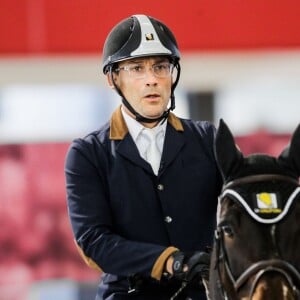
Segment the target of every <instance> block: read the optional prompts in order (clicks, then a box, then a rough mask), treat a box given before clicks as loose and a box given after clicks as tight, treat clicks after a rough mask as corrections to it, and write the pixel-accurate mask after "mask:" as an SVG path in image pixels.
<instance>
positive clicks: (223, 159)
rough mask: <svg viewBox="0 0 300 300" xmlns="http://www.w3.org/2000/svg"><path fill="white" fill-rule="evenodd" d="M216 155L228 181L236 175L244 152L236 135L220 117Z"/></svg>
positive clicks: (224, 177) (223, 174)
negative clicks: (236, 141)
mask: <svg viewBox="0 0 300 300" xmlns="http://www.w3.org/2000/svg"><path fill="white" fill-rule="evenodd" d="M215 155H216V160H217V163H218V166H219V168H220V171H221V173H222V176H223V179H224V180H225V182H226V181H227V180H228V179H231V178H232V177H234V173H235V170H236V169H237V167H238V166H239V165H240V163H241V161H242V160H243V154H242V153H241V151H239V149H238V148H237V146H236V144H235V141H234V137H233V135H232V133H231V131H230V129H229V127H228V126H227V125H226V123H225V122H224V121H223V119H220V123H219V127H218V130H217V133H216V139H215Z"/></svg>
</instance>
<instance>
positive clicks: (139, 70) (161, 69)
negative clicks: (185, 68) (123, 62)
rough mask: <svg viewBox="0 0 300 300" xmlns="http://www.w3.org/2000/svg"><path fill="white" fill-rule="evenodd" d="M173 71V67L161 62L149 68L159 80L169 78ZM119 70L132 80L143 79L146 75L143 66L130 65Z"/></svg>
mask: <svg viewBox="0 0 300 300" xmlns="http://www.w3.org/2000/svg"><path fill="white" fill-rule="evenodd" d="M173 69H174V65H173V64H171V63H169V62H162V63H158V64H154V65H153V66H151V71H152V72H153V74H154V76H156V77H159V78H164V77H168V76H170V74H172V71H173ZM119 70H124V71H126V72H127V73H128V75H129V76H131V77H133V78H144V77H145V76H146V73H147V67H146V66H145V65H143V64H132V65H127V66H124V67H121V68H119Z"/></svg>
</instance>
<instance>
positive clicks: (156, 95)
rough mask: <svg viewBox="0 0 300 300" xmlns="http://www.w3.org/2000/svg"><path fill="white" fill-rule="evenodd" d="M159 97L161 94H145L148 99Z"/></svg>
mask: <svg viewBox="0 0 300 300" xmlns="http://www.w3.org/2000/svg"><path fill="white" fill-rule="evenodd" d="M158 97H160V95H159V94H148V95H146V96H145V98H148V99H156V98H158Z"/></svg>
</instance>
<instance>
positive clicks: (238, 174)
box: [209, 120, 300, 300]
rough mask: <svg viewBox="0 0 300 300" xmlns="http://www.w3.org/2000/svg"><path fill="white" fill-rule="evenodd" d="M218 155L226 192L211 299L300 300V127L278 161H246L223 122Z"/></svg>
mask: <svg viewBox="0 0 300 300" xmlns="http://www.w3.org/2000/svg"><path fill="white" fill-rule="evenodd" d="M215 150H216V157H217V161H218V164H219V167H220V170H221V172H222V175H223V178H224V187H223V192H222V194H221V195H220V197H219V207H218V217H217V219H218V220H217V228H216V232H215V243H214V247H213V252H212V261H211V267H210V283H209V298H210V299H214V300H217V299H218V300H219V299H220V300H221V299H222V300H223V299H231V300H237V299H243V300H246V299H247V300H250V299H251V300H262V299H263V300H279V299H284V300H285V299H300V187H299V174H300V125H299V126H298V128H297V129H296V131H295V132H294V134H293V136H292V139H291V142H290V145H289V146H288V147H287V148H286V149H285V150H284V151H283V152H282V153H281V154H280V156H279V157H278V158H275V157H271V156H268V155H264V154H252V155H250V156H247V157H244V156H243V154H242V153H241V151H240V150H239V149H238V148H237V147H236V145H235V142H234V138H233V135H232V133H231V132H230V130H229V128H228V127H227V125H226V124H225V123H224V122H223V121H222V120H221V121H220V126H219V128H218V131H217V136H216V147H215Z"/></svg>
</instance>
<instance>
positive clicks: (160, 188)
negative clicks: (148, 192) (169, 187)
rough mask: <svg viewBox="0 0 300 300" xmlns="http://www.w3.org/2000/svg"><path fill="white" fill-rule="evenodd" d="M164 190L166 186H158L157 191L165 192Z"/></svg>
mask: <svg viewBox="0 0 300 300" xmlns="http://www.w3.org/2000/svg"><path fill="white" fill-rule="evenodd" d="M164 188H165V187H164V185H163V184H161V183H160V184H159V185H158V186H157V189H158V190H159V191H163V190H164Z"/></svg>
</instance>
